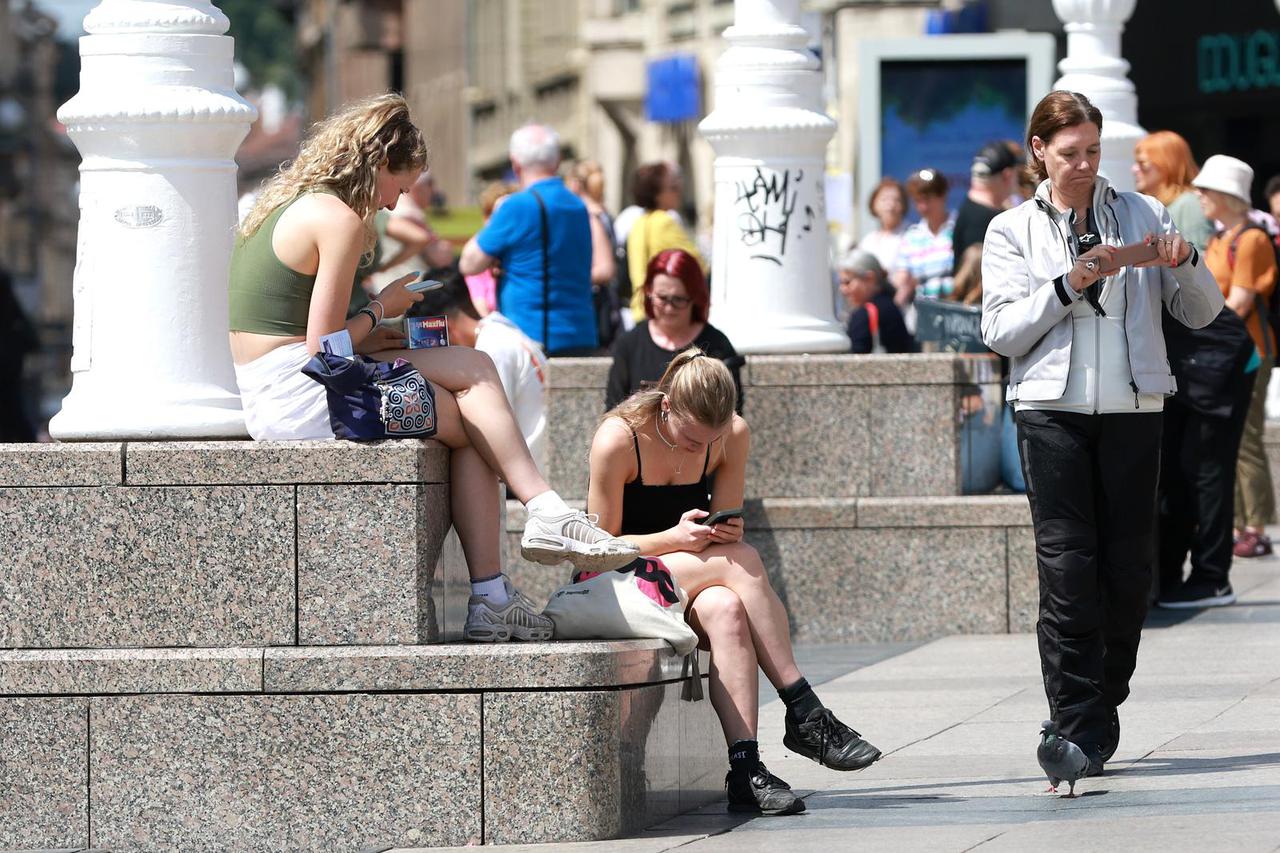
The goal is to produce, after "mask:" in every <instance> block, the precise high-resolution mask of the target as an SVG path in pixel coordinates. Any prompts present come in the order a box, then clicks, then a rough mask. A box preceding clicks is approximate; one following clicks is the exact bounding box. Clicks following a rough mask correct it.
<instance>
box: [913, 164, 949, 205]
mask: <svg viewBox="0 0 1280 853" xmlns="http://www.w3.org/2000/svg"><path fill="white" fill-rule="evenodd" d="M950 188H951V183H950V182H949V181H948V180H947V176H946V175H944V174H942V172H941V170H939V169H933V168H930V167H928V166H926V167H924V168H923V169H919V170H917V171H915V172H912V173H911V177H909V178H907V194H908V195H910V196H911V198H912V199H913V200H914V199H918V198H920V197H922V196H927V195H934V196H937V197H938V198H946V197H947V190H949V189H950Z"/></svg>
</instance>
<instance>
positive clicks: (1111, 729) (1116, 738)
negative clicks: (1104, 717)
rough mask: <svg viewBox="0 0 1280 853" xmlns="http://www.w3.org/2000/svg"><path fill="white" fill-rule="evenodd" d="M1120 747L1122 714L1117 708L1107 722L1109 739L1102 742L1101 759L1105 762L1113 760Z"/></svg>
mask: <svg viewBox="0 0 1280 853" xmlns="http://www.w3.org/2000/svg"><path fill="white" fill-rule="evenodd" d="M1119 747H1120V712H1119V711H1117V710H1116V709H1115V708H1112V709H1111V719H1110V720H1108V721H1107V739H1106V740H1105V741H1103V742H1102V749H1101V751H1100V752H1101V754H1100V756H1099V757H1100V758H1101V759H1102V760H1103V762H1107V761H1110V760H1111V756H1113V755H1115V754H1116V750H1117V749H1118V748H1119Z"/></svg>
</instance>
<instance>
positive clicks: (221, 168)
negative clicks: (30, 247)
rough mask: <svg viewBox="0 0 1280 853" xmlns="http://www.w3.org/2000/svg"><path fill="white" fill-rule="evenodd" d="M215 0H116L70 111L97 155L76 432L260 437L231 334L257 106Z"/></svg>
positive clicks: (79, 321)
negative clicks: (243, 178)
mask: <svg viewBox="0 0 1280 853" xmlns="http://www.w3.org/2000/svg"><path fill="white" fill-rule="evenodd" d="M228 26H229V22H228V21H227V18H226V16H225V15H223V14H222V12H221V11H219V10H218V9H217V7H215V6H214V5H213V4H212V3H211V2H208V0H103V2H102V3H101V4H100V5H98V6H97V7H95V8H94V9H93V11H91V12H90V13H89V15H88V16H87V17H86V18H85V30H86V32H88V35H86V36H84V37H83V38H81V39H80V57H81V72H80V91H79V93H78V94H77V95H76V96H75V97H74V98H72V99H71V100H70V101H68V102H67V103H66V104H64V105H63V107H62V109H60V110H59V111H58V118H59V119H60V120H61V121H62V123H63V124H65V125H66V126H67V132H68V133H69V135H70V136H71V139H72V141H73V142H75V144H76V147H77V148H79V149H80V153H81V155H82V157H83V162H82V164H81V166H80V230H79V240H78V246H77V249H76V269H75V277H74V284H73V292H74V299H75V314H74V320H73V329H72V346H73V353H72V357H71V370H72V386H71V393H70V394H68V395H67V397H66V399H65V400H64V401H63V404H62V411H60V412H59V413H58V414H57V415H56V416H55V417H54V418H53V420H52V421H51V422H50V424H49V432H50V434H52V435H53V437H54V438H57V439H61V440H85V439H166V438H173V439H178V438H213V437H238V436H245V435H247V433H246V432H245V427H244V417H243V415H242V413H241V409H240V395H239V391H238V389H237V387H236V381H235V372H234V369H233V367H232V363H231V353H230V349H229V346H228V343H227V269H228V265H229V263H230V258H231V246H232V240H233V237H234V233H233V229H234V227H235V223H236V178H235V174H236V165H235V160H234V157H235V152H236V149H237V148H238V147H239V145H240V142H241V141H242V140H243V139H244V137H245V135H246V134H247V133H248V131H249V125H250V124H251V123H252V121H253V120H254V118H255V117H256V111H255V110H254V108H253V107H252V106H251V105H250V104H249V103H247V102H246V101H245V100H244V99H243V98H241V97H240V96H239V95H238V94H236V91H235V88H234V85H233V83H232V40H231V38H229V37H228V36H225V35H223V33H225V32H226V31H227V28H228Z"/></svg>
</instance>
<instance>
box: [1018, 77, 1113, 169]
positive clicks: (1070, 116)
mask: <svg viewBox="0 0 1280 853" xmlns="http://www.w3.org/2000/svg"><path fill="white" fill-rule="evenodd" d="M1088 122H1092V123H1093V124H1094V125H1096V126H1097V128H1098V132H1099V133H1101V132H1102V111H1101V110H1099V109H1098V108H1097V107H1095V106H1094V105H1093V102H1092V101H1090V100H1089V99H1088V98H1086V97H1085V96H1084V95H1082V94H1080V93H1079V92H1068V91H1066V90H1065V89H1055V90H1053V91H1052V92H1050V93H1049V94H1047V95H1045V96H1044V97H1043V98H1041V99H1040V103H1038V104H1036V108H1035V109H1034V110H1032V112H1031V121H1030V122H1028V123H1027V156H1028V157H1029V158H1030V163H1029V165H1028V166H1027V169H1028V172H1029V173H1030V174H1031V175H1033V176H1034V177H1035V180H1036V181H1043V180H1046V179H1047V178H1048V177H1049V172H1048V171H1047V170H1046V169H1045V167H1044V161H1043V160H1039V159H1037V158H1036V156H1035V154H1034V153H1033V152H1032V145H1031V140H1032V139H1033V138H1035V137H1037V136H1038V137H1040V139H1041V141H1042V142H1044V144H1045V145H1048V144H1049V140H1050V139H1053V136H1054V134H1055V133H1057V132H1058V131H1060V130H1064V129H1066V128H1068V127H1075V126H1076V125H1078V124H1086V123H1088Z"/></svg>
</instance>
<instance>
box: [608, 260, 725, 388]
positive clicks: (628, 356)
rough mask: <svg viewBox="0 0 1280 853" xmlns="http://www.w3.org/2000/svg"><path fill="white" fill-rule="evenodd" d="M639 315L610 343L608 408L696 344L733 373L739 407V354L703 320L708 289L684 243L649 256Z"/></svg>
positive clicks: (645, 384)
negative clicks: (633, 324)
mask: <svg viewBox="0 0 1280 853" xmlns="http://www.w3.org/2000/svg"><path fill="white" fill-rule="evenodd" d="M643 294H644V315H645V318H646V319H644V320H643V321H641V322H640V323H639V324H638V325H637V326H636V327H635V328H634V329H632V330H631V331H629V332H627V333H626V334H624V335H622V336H621V337H619V338H618V340H617V341H615V342H614V345H613V366H612V367H610V368H609V384H608V386H607V388H606V390H605V408H606V409H612V408H613V407H614V406H616V405H618V404H619V403H621V402H622V401H623V400H625V399H626V398H627V397H630V396H631V395H632V394H634V393H635V392H636V391H639V390H641V389H643V388H649V387H652V386H653V385H655V384H656V383H657V381H658V380H659V379H660V378H662V374H663V373H664V372H665V371H666V369H667V365H668V364H670V363H671V360H672V359H673V358H675V357H676V355H677V354H678V353H681V352H684V351H685V350H687V349H689V347H697V348H698V349H700V350H702V351H703V352H704V353H706V354H707V355H709V356H712V357H714V358H718V359H720V360H721V361H723V362H724V363H725V365H726V366H728V368H729V370H730V372H732V373H733V382H734V384H735V385H736V386H737V387H738V411H739V412H741V411H742V381H741V378H740V376H739V375H738V371H739V370H740V368H741V367H742V364H743V359H742V356H740V355H738V352H737V350H735V349H734V348H733V344H731V343H730V342H729V339H728V338H727V337H725V334H724V332H722V331H720V330H719V329H717V328H716V327H715V326H713V325H711V324H710V323H708V322H707V314H708V313H710V310H711V293H710V291H709V290H708V289H707V280H706V278H705V277H704V276H703V274H702V267H701V265H700V264H699V263H698V259H697V258H696V257H694V256H693V255H692V254H690V253H689V252H686V251H685V250H684V249H665V250H663V251H661V252H659V253H658V254H656V255H654V257H653V259H652V260H650V261H649V265H648V267H647V268H646V270H645V277H644V287H643Z"/></svg>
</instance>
